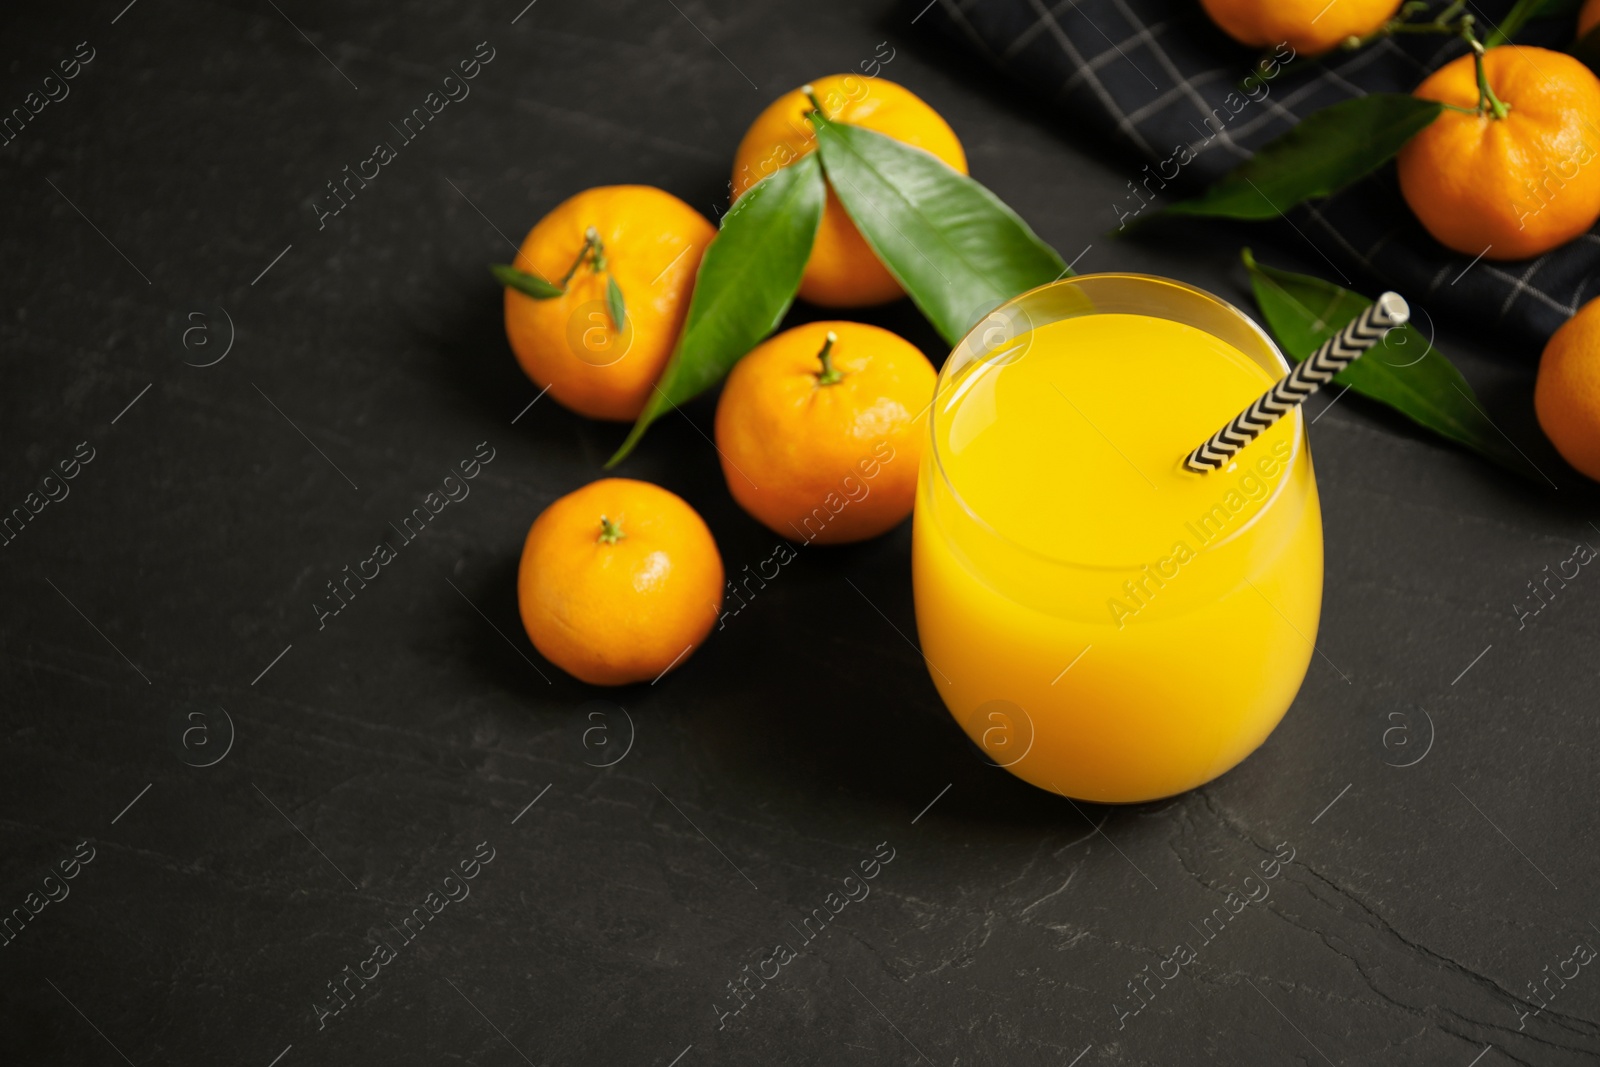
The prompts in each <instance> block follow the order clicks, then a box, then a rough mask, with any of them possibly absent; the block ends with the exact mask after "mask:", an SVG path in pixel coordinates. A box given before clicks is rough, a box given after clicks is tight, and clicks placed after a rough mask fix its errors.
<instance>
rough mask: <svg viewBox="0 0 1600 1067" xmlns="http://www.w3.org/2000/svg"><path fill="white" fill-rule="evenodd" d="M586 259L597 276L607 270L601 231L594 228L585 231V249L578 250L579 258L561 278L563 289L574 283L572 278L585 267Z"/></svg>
mask: <svg viewBox="0 0 1600 1067" xmlns="http://www.w3.org/2000/svg"><path fill="white" fill-rule="evenodd" d="M586 259H587V260H589V263H590V266H592V267H593V268H594V271H595V273H596V274H599V273H600V272H602V271H604V270H605V269H606V246H605V245H604V244H602V243H601V241H600V231H599V230H597V229H595V228H594V227H593V226H590V227H589V228H588V229H587V230H584V231H583V247H582V248H580V249H579V250H578V258H577V259H574V260H573V261H572V266H570V267H568V268H567V273H565V274H563V275H562V276H561V288H563V289H565V288H566V287H567V283H568V282H570V281H572V276H573V275H574V274H576V273H578V268H579V267H581V266H583V261H584V260H586Z"/></svg>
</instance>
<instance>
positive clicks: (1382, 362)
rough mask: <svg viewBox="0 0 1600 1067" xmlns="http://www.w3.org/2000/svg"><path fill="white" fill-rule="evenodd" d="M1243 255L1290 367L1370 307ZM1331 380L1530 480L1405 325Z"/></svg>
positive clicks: (1466, 393) (1449, 369)
mask: <svg viewBox="0 0 1600 1067" xmlns="http://www.w3.org/2000/svg"><path fill="white" fill-rule="evenodd" d="M1242 256H1243V258H1244V265H1245V267H1246V268H1247V269H1248V270H1249V272H1250V284H1251V287H1252V288H1253V289H1254V290H1255V297H1256V303H1257V304H1259V305H1260V307H1261V313H1262V314H1263V315H1264V316H1266V320H1267V325H1268V326H1269V327H1271V329H1272V333H1273V336H1274V337H1276V338H1277V339H1278V344H1279V345H1280V346H1281V347H1282V349H1283V353H1284V355H1286V356H1288V357H1289V358H1290V359H1291V360H1292V361H1294V362H1296V363H1298V362H1300V361H1301V360H1303V359H1305V358H1306V357H1307V356H1309V355H1310V354H1311V353H1312V352H1314V351H1316V349H1317V347H1318V346H1319V345H1321V344H1322V342H1324V341H1326V340H1327V339H1328V338H1330V337H1332V336H1333V335H1334V334H1336V333H1338V332H1339V330H1340V329H1342V328H1343V327H1344V325H1345V324H1346V323H1347V322H1349V321H1350V320H1351V319H1353V318H1355V317H1356V316H1357V315H1359V314H1361V312H1362V310H1363V309H1364V308H1366V307H1368V306H1369V305H1371V304H1372V301H1371V300H1368V299H1367V298H1366V297H1364V296H1362V295H1361V294H1360V293H1353V292H1351V291H1350V290H1348V289H1343V288H1340V287H1339V286H1337V285H1334V284H1333V283H1332V282H1325V281H1323V280H1322V279H1321V278H1313V277H1310V276H1309V275H1305V274H1294V273H1292V272H1290V271H1286V270H1277V269H1275V268H1273V267H1266V266H1262V265H1261V264H1260V263H1257V262H1256V260H1255V257H1254V256H1253V255H1251V254H1250V250H1249V249H1248V248H1246V249H1244V251H1243V253H1242ZM1333 381H1334V383H1335V384H1338V385H1342V386H1348V387H1349V388H1350V390H1351V391H1353V392H1356V393H1360V394H1361V395H1362V396H1366V397H1370V398H1372V399H1373V400H1376V401H1378V402H1379V403H1381V404H1385V405H1387V406H1388V407H1391V408H1393V409H1394V410H1395V411H1398V412H1399V413H1400V414H1402V415H1404V416H1405V417H1406V418H1408V419H1410V420H1411V421H1412V422H1415V423H1416V424H1417V425H1419V426H1422V427H1425V428H1427V429H1429V430H1432V431H1433V432H1434V433H1436V434H1438V435H1439V436H1441V437H1444V438H1446V439H1448V440H1450V441H1454V442H1455V443H1456V444H1459V445H1463V446H1465V447H1466V448H1470V449H1471V450H1472V451H1474V452H1476V453H1478V454H1479V455H1481V456H1483V457H1485V458H1486V459H1489V460H1491V461H1493V462H1494V463H1497V464H1499V465H1500V466H1502V467H1504V468H1505V469H1507V470H1509V471H1511V472H1512V473H1514V474H1519V475H1522V476H1523V477H1528V478H1531V477H1532V476H1533V471H1534V468H1533V465H1532V463H1530V462H1529V461H1528V460H1527V459H1526V458H1524V457H1523V456H1522V454H1521V453H1520V452H1518V451H1517V450H1516V446H1515V445H1513V444H1511V442H1510V440H1509V439H1508V438H1507V437H1506V436H1505V435H1504V434H1502V433H1501V432H1500V431H1499V430H1498V429H1497V428H1496V427H1495V425H1494V423H1492V422H1490V421H1489V416H1488V415H1486V414H1485V413H1484V411H1483V408H1482V407H1480V406H1479V405H1478V400H1477V396H1476V395H1475V394H1474V393H1473V391H1472V386H1470V385H1468V384H1467V380H1466V379H1465V378H1463V377H1462V376H1461V372H1460V371H1458V370H1456V368H1455V366H1454V364H1452V363H1451V362H1450V361H1449V360H1448V359H1446V358H1445V356H1444V353H1442V352H1440V351H1439V350H1438V349H1437V348H1434V347H1433V346H1432V345H1430V344H1429V343H1428V340H1427V338H1425V337H1423V336H1422V334H1421V333H1419V332H1418V331H1417V330H1416V329H1415V328H1413V327H1412V326H1411V325H1410V324H1407V325H1405V326H1402V327H1400V328H1398V329H1394V330H1390V331H1389V332H1388V333H1387V334H1386V335H1385V336H1384V339H1383V341H1382V342H1380V343H1379V344H1378V346H1377V347H1376V348H1374V349H1373V350H1372V351H1370V352H1368V353H1367V354H1366V355H1365V356H1363V357H1362V358H1361V359H1358V360H1357V361H1356V362H1354V363H1352V364H1350V365H1349V366H1348V367H1346V368H1345V369H1344V370H1342V371H1340V372H1339V373H1338V374H1337V375H1335V376H1334V379H1333Z"/></svg>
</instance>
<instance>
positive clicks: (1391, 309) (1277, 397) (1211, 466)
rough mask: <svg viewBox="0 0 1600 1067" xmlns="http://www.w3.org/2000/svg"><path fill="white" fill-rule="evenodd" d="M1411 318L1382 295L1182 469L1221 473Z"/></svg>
mask: <svg viewBox="0 0 1600 1067" xmlns="http://www.w3.org/2000/svg"><path fill="white" fill-rule="evenodd" d="M1410 318H1411V308H1410V307H1408V306H1407V305H1406V302H1405V300H1404V298H1402V297H1401V296H1400V294H1399V293H1384V294H1383V295H1382V296H1380V297H1378V299H1377V301H1376V302H1375V303H1373V305H1372V306H1371V307H1369V308H1367V309H1366V310H1365V311H1363V312H1362V313H1361V314H1359V315H1357V316H1356V317H1355V319H1353V320H1352V321H1351V322H1350V323H1349V325H1347V326H1345V328H1344V329H1342V330H1340V331H1339V332H1338V333H1336V334H1334V335H1333V336H1332V337H1330V338H1328V339H1327V340H1326V341H1325V342H1323V345H1322V347H1321V348H1319V349H1317V350H1316V351H1315V352H1313V353H1312V354H1311V355H1310V356H1309V357H1307V358H1306V359H1304V360H1302V361H1301V362H1300V364H1299V365H1298V366H1296V367H1295V368H1294V370H1292V371H1290V372H1289V373H1288V374H1285V375H1284V376H1283V377H1282V378H1280V379H1278V381H1277V384H1275V385H1274V386H1273V387H1272V388H1271V389H1268V390H1267V391H1266V392H1265V393H1262V394H1261V395H1260V396H1259V397H1257V398H1256V402H1255V403H1253V404H1251V405H1250V406H1249V407H1247V408H1245V409H1244V410H1243V411H1241V412H1239V414H1237V415H1235V416H1234V418H1233V421H1232V422H1230V423H1228V425H1226V426H1224V427H1223V428H1222V429H1220V430H1218V431H1217V432H1216V433H1214V434H1212V435H1211V437H1210V438H1209V439H1208V440H1207V441H1206V443H1205V444H1203V445H1201V446H1200V447H1199V448H1197V449H1195V450H1194V451H1193V452H1190V453H1189V455H1188V457H1187V458H1185V459H1184V461H1183V465H1184V466H1185V467H1187V468H1188V469H1189V470H1192V471H1194V472H1196V473H1198V474H1204V473H1206V472H1207V471H1214V470H1218V469H1220V468H1221V467H1222V466H1223V464H1225V463H1227V462H1228V460H1229V459H1230V458H1232V456H1233V455H1234V454H1235V453H1236V452H1238V451H1239V450H1240V449H1241V448H1243V447H1244V446H1245V445H1247V444H1249V443H1250V442H1251V441H1254V440H1255V439H1256V438H1257V437H1260V436H1261V435H1262V434H1263V433H1265V432H1266V430H1267V428H1268V427H1270V426H1271V425H1272V424H1273V423H1275V422H1277V421H1278V420H1279V419H1281V418H1282V417H1283V416H1285V415H1287V414H1288V413H1289V411H1290V410H1291V409H1292V408H1293V407H1294V406H1295V405H1296V404H1299V403H1303V402H1304V401H1305V398H1306V397H1308V396H1310V395H1311V394H1312V393H1314V392H1316V391H1317V390H1318V389H1321V388H1322V387H1323V386H1324V385H1327V384H1328V383H1329V382H1330V381H1332V380H1333V376H1334V375H1335V374H1338V373H1339V372H1340V371H1342V370H1344V369H1345V368H1346V367H1348V366H1349V365H1350V364H1352V363H1354V362H1355V361H1356V360H1358V359H1360V358H1361V356H1362V354H1363V353H1365V352H1366V351H1367V349H1369V348H1371V347H1373V346H1374V345H1376V344H1377V343H1378V342H1379V341H1381V340H1383V335H1384V334H1385V333H1387V332H1388V331H1389V330H1390V329H1392V328H1393V327H1395V326H1401V325H1404V324H1405V322H1406V320H1408V319H1410Z"/></svg>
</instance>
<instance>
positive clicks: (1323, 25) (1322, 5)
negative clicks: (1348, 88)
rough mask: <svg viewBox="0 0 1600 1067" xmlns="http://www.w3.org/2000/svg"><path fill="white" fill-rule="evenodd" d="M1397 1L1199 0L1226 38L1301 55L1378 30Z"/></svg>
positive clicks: (1393, 12) (1329, 48) (1316, 53)
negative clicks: (1283, 46)
mask: <svg viewBox="0 0 1600 1067" xmlns="http://www.w3.org/2000/svg"><path fill="white" fill-rule="evenodd" d="M1400 2H1401V0H1334V2H1332V3H1329V2H1328V0H1200V5H1201V6H1202V7H1204V8H1205V9H1206V14H1207V15H1210V16H1211V21H1212V22H1215V23H1216V24H1217V26H1218V28H1220V29H1221V30H1222V32H1223V33H1226V34H1227V35H1228V36H1229V37H1232V38H1233V39H1234V40H1235V41H1238V42H1239V43H1240V44H1247V45H1250V46H1251V47H1253V48H1268V47H1271V46H1273V45H1278V44H1287V45H1289V47H1291V48H1293V49H1294V50H1295V51H1296V52H1298V53H1300V54H1302V55H1308V56H1315V55H1320V54H1322V53H1323V52H1327V51H1329V50H1331V49H1333V48H1335V47H1337V46H1338V45H1340V44H1342V43H1343V42H1345V41H1347V40H1349V39H1350V38H1352V37H1357V38H1360V37H1365V36H1367V35H1368V34H1370V33H1373V32H1375V31H1376V30H1378V29H1379V28H1380V27H1381V26H1382V25H1383V24H1384V23H1385V22H1388V21H1389V20H1390V19H1391V18H1393V17H1394V14H1395V12H1396V11H1398V10H1400Z"/></svg>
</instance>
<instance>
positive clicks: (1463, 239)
mask: <svg viewBox="0 0 1600 1067" xmlns="http://www.w3.org/2000/svg"><path fill="white" fill-rule="evenodd" d="M1471 43H1472V45H1473V51H1472V52H1471V53H1469V54H1467V55H1464V56H1461V57H1459V58H1457V59H1455V60H1452V61H1451V62H1449V63H1447V64H1445V65H1444V66H1442V67H1440V68H1439V69H1438V70H1436V71H1434V72H1433V74H1431V75H1429V76H1428V78H1427V79H1426V80H1425V81H1423V83H1422V84H1421V85H1419V86H1417V88H1416V90H1415V91H1414V94H1413V95H1415V96H1417V97H1419V98H1421V99H1424V100H1437V101H1439V102H1440V103H1442V104H1444V105H1445V110H1444V111H1443V113H1441V114H1440V115H1439V117H1438V118H1436V119H1434V120H1433V122H1432V123H1430V124H1429V125H1428V126H1427V127H1425V128H1424V129H1423V130H1422V131H1421V132H1419V133H1418V134H1417V135H1416V136H1415V137H1413V138H1411V140H1410V141H1408V142H1407V143H1406V146H1405V147H1404V148H1402V149H1401V150H1400V156H1399V160H1398V165H1399V172H1400V191H1401V193H1402V194H1403V195H1404V196H1405V199H1406V203H1407V204H1408V205H1410V207H1411V210H1412V212H1413V213H1414V214H1415V215H1416V216H1417V219H1418V220H1419V221H1420V222H1421V223H1422V225H1423V227H1424V228H1426V229H1427V231H1428V232H1429V233H1430V234H1432V235H1433V236H1434V238H1435V239H1437V240H1438V241H1439V243H1440V244H1443V245H1444V246H1445V247H1447V248H1450V249H1453V250H1455V251H1457V252H1460V253H1461V254H1462V255H1467V256H1478V255H1482V256H1484V257H1485V258H1487V259H1496V260H1507V259H1526V258H1527V257H1529V256H1536V255H1539V254H1540V253H1543V252H1547V251H1549V250H1550V249H1552V248H1555V247H1556V246H1558V245H1561V244H1565V243H1566V242H1567V241H1570V240H1572V239H1573V238H1574V237H1576V236H1578V235H1579V234H1581V233H1583V232H1584V231H1586V230H1588V229H1589V227H1591V226H1593V225H1594V223H1595V220H1596V219H1597V218H1600V166H1596V165H1594V160H1595V156H1596V155H1597V154H1600V79H1597V78H1596V77H1595V76H1594V74H1593V73H1591V72H1590V70H1589V68H1588V67H1585V66H1584V65H1583V64H1582V63H1580V62H1578V60H1576V59H1574V58H1573V57H1572V56H1569V55H1566V54H1564V53H1561V52H1552V51H1549V50H1547V49H1544V48H1530V47H1523V46H1520V45H1502V46H1500V47H1498V48H1490V49H1487V50H1484V49H1482V48H1481V46H1479V45H1478V44H1477V43H1476V42H1475V41H1473V42H1471Z"/></svg>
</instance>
